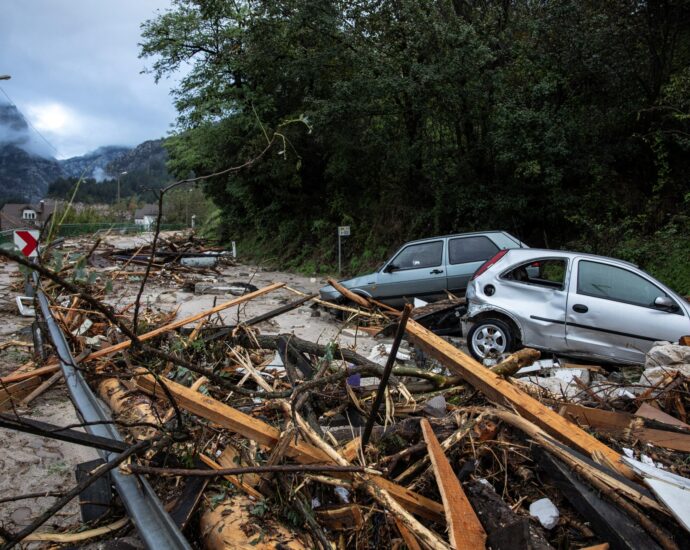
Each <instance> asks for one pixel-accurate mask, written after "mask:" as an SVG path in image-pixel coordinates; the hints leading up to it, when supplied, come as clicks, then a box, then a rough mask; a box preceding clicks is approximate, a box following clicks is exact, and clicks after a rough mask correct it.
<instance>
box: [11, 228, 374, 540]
mask: <svg viewBox="0 0 690 550" xmlns="http://www.w3.org/2000/svg"><path fill="white" fill-rule="evenodd" d="M146 239H150V235H148V236H144V237H109V238H107V239H105V240H106V241H107V242H109V243H112V244H114V245H116V246H117V247H118V248H122V249H126V248H131V247H134V246H140V245H141V244H143V243H144V242H145V241H146ZM85 243H88V240H86V239H84V238H82V239H75V240H72V241H67V242H66V243H65V246H64V250H67V251H74V252H76V251H79V250H83V249H84V247H85V246H86V245H85ZM22 278H23V276H22V275H21V274H20V273H19V272H18V270H17V269H16V268H15V267H14V266H12V265H10V264H7V263H5V264H3V265H2V266H1V268H0V298H2V300H1V302H0V316H1V317H0V318H1V319H2V322H0V343H2V342H6V341H9V340H18V339H20V340H25V341H28V342H30V341H31V330H30V325H31V322H32V319H31V318H27V317H21V316H19V314H18V311H17V307H16V304H15V297H16V296H17V295H18V294H20V292H18V291H17V290H16V289H14V290H13V289H11V288H10V287H11V286H12V285H13V283H14V286H15V287H19V286H21V285H20V284H17V283H20V282H21V280H22ZM204 279H205V280H206V281H207V282H211V283H214V282H215V283H218V284H226V283H230V282H243V283H251V284H253V285H255V286H257V287H259V288H261V287H263V286H266V285H268V284H271V283H274V282H284V283H286V284H287V285H288V286H290V287H292V288H294V289H297V290H300V291H302V292H306V293H313V292H317V291H318V289H319V288H320V287H321V286H323V285H324V284H325V281H324V280H322V279H316V278H311V277H304V276H300V275H295V274H292V273H285V272H278V271H268V270H265V269H263V268H261V267H259V266H250V265H236V266H226V267H223V268H221V275H216V274H209V275H208V276H207V277H205V278H204ZM139 283H140V280H139V279H128V280H127V281H125V280H123V279H118V280H117V281H116V282H115V284H114V286H113V291H112V293H111V294H109V296H108V297H107V299H106V300H107V301H108V302H109V303H111V304H112V305H116V306H125V305H127V304H128V303H130V302H132V301H134V299H135V297H136V294H137V291H138V288H139ZM297 298H298V296H297V295H295V294H294V293H292V292H290V291H288V290H286V289H280V290H277V291H274V292H271V293H269V294H266V295H263V296H260V297H258V298H256V299H254V300H252V301H251V302H248V303H247V304H244V305H241V306H240V307H239V308H238V307H233V308H229V309H227V310H225V311H223V312H221V313H220V314H218V315H219V317H220V318H221V319H222V322H223V323H226V324H235V323H237V321H238V319H239V320H246V319H249V318H251V317H253V316H256V315H259V314H261V313H264V312H267V311H270V310H272V309H274V308H277V307H279V306H281V305H283V304H286V303H288V302H290V301H294V300H296V299H297ZM231 299H233V296H231V295H210V294H208V295H198V294H194V293H193V292H190V291H185V290H182V289H181V285H180V284H179V283H178V282H176V281H175V280H174V279H173V278H171V277H167V276H162V277H153V278H152V279H151V282H150V283H149V284H147V286H146V290H145V292H144V295H143V300H142V304H144V305H146V306H149V307H151V308H152V309H153V310H162V311H172V310H175V309H177V310H178V311H177V318H182V317H186V316H189V315H193V314H194V313H198V312H201V311H204V310H207V309H209V308H212V307H213V306H214V305H218V304H221V303H223V302H226V301H229V300H231ZM190 326H193V325H190ZM257 328H258V329H259V330H260V331H261V332H262V333H264V334H279V333H294V334H295V335H297V336H299V337H301V338H304V339H306V340H310V341H312V342H320V343H326V342H328V341H331V340H333V339H338V340H339V341H340V343H341V345H345V346H348V347H350V348H352V349H355V350H356V351H357V352H359V353H360V354H362V355H365V356H368V355H369V354H370V353H371V351H372V349H373V347H374V346H375V345H377V344H379V343H380V342H379V341H378V340H374V339H373V338H371V337H369V336H368V335H366V334H364V333H362V332H361V331H360V332H358V331H356V330H355V329H354V328H348V327H345V328H343V325H342V323H341V322H340V321H337V320H336V319H335V318H334V317H333V316H332V315H331V314H330V313H328V312H326V311H323V310H320V309H314V308H311V307H309V306H308V305H303V306H301V307H299V308H297V309H295V310H293V311H291V312H288V313H285V314H283V315H281V316H279V317H276V318H274V319H272V320H270V321H267V322H264V323H261V324H259V325H258V326H257ZM30 358H31V349H30V348H10V349H8V350H5V351H3V352H0V375H7V374H9V373H10V372H12V371H14V370H16V369H17V368H18V367H19V366H20V365H22V364H23V363H24V362H26V361H27V360H28V359H30ZM18 412H20V413H22V414H26V415H28V416H29V417H31V418H35V419H38V420H44V421H47V422H51V423H53V424H57V425H62V426H64V425H67V424H73V423H77V422H78V420H77V416H76V411H75V410H74V407H73V406H72V403H71V401H70V399H69V395H68V393H67V390H66V388H65V386H64V384H63V383H61V382H58V383H57V384H55V385H54V386H53V387H52V388H51V389H50V390H49V391H47V392H46V393H44V394H43V395H42V396H40V397H39V398H37V399H36V400H35V401H34V402H32V403H31V404H30V405H29V407H28V408H26V409H24V410H19V411H18ZM0 441H2V444H1V445H0V469H1V471H2V473H3V475H2V476H0V495H2V497H10V496H17V495H21V494H25V493H31V492H38V491H61V490H65V489H68V488H70V487H72V486H73V485H74V484H75V478H74V469H75V467H76V465H77V464H79V463H81V462H85V461H89V460H93V459H95V458H97V457H98V455H97V453H96V452H95V451H94V450H92V449H89V448H87V447H81V446H78V445H74V444H70V443H64V442H61V441H56V440H50V439H46V438H42V437H38V436H34V435H30V434H23V433H18V432H14V431H11V430H5V429H0ZM52 502H54V499H52V498H39V499H29V500H22V501H17V502H12V503H2V504H0V525H3V526H4V527H6V528H8V529H9V530H11V531H16V530H17V529H18V528H21V527H23V526H25V525H28V524H29V523H30V522H31V518H32V517H36V516H37V515H39V514H40V513H41V512H42V511H43V510H44V509H45V508H46V507H47V506H49V505H50V503H52ZM79 522H80V517H79V507H78V503H77V501H76V500H73V501H72V502H71V503H70V505H69V506H67V507H65V508H64V509H63V510H62V511H61V512H60V513H58V514H57V515H55V516H54V517H53V519H51V520H50V521H49V522H48V523H47V524H45V525H44V526H43V527H42V528H41V529H42V530H52V529H53V528H58V527H66V526H70V527H76V526H77V525H78V524H79Z"/></svg>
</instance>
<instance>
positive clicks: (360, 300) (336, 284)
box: [326, 279, 371, 309]
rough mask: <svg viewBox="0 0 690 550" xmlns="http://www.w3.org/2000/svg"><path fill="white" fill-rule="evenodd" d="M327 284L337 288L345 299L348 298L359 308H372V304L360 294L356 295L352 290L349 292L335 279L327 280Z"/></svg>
mask: <svg viewBox="0 0 690 550" xmlns="http://www.w3.org/2000/svg"><path fill="white" fill-rule="evenodd" d="M326 282H327V283H328V284H329V285H331V286H332V287H333V288H335V289H336V290H337V291H338V292H340V294H342V295H343V298H347V299H348V300H350V301H351V302H354V303H355V304H357V305H358V306H362V307H365V308H367V309H370V308H371V304H370V303H369V301H368V300H367V299H366V298H363V297H362V296H360V295H359V294H355V293H354V292H352V291H351V290H348V289H347V288H345V287H344V286H343V285H341V284H340V283H339V282H338V281H336V280H335V279H326Z"/></svg>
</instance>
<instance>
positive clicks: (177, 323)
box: [84, 283, 285, 361]
mask: <svg viewBox="0 0 690 550" xmlns="http://www.w3.org/2000/svg"><path fill="white" fill-rule="evenodd" d="M283 286H285V283H273V284H272V285H268V286H266V287H264V288H260V289H259V290H257V291H255V292H250V293H249V294H245V295H244V296H239V297H237V298H235V299H233V300H230V301H229V302H225V303H223V304H220V305H218V306H216V307H214V308H211V309H208V310H206V311H202V312H201V313H197V314H195V315H191V316H190V317H185V318H184V319H179V320H177V321H174V322H172V323H170V324H167V325H165V326H162V327H159V328H157V329H154V330H152V331H150V332H147V333H145V334H142V335H141V336H139V341H145V340H150V339H151V338H155V337H156V336H160V335H161V334H164V333H166V332H170V331H171V330H175V329H177V328H180V327H183V326H184V325H187V324H189V323H193V322H195V321H198V320H199V319H203V318H204V317H208V316H209V315H213V314H214V313H218V312H220V311H223V310H224V309H228V308H230V307H233V306H236V305H238V304H241V303H243V302H246V301H248V300H252V299H254V298H256V297H257V296H261V295H262V294H266V293H268V292H272V291H274V290H276V289H279V288H281V287H283ZM131 345H132V341H131V340H125V341H124V342H120V343H119V344H115V345H113V346H108V347H107V348H103V349H99V350H98V351H94V352H93V353H92V354H90V355H88V356H87V357H86V358H85V359H84V360H85V361H90V360H92V359H97V358H98V357H103V356H104V355H110V354H111V353H115V352H116V351H122V350H123V349H127V348H129V347H130V346H131Z"/></svg>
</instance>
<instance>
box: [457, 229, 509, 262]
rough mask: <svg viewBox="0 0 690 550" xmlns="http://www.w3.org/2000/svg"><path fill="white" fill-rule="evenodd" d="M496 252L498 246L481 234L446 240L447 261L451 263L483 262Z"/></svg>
mask: <svg viewBox="0 0 690 550" xmlns="http://www.w3.org/2000/svg"><path fill="white" fill-rule="evenodd" d="M496 252H498V246H496V244H495V243H494V242H493V241H492V240H491V239H489V238H488V237H484V236H482V235H479V236H477V237H462V238H459V239H450V240H449V241H448V261H449V263H451V264H453V265H456V264H466V263H470V262H484V261H486V260H488V259H489V258H491V257H492V256H494V254H496Z"/></svg>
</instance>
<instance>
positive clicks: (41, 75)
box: [0, 0, 175, 158]
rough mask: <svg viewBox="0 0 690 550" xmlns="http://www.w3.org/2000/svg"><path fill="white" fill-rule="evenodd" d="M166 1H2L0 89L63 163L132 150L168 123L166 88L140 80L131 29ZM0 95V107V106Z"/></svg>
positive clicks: (171, 113) (136, 36) (135, 32)
mask: <svg viewBox="0 0 690 550" xmlns="http://www.w3.org/2000/svg"><path fill="white" fill-rule="evenodd" d="M169 5H170V0H2V6H1V7H0V75H2V74H9V75H11V76H12V79H11V80H9V81H0V86H2V89H3V90H4V91H5V92H6V93H7V94H8V95H9V97H10V98H11V100H12V101H13V102H14V103H15V104H16V105H17V107H18V108H19V110H20V111H21V112H22V113H23V114H24V116H25V117H26V118H27V119H28V120H29V121H30V122H31V123H32V124H33V126H34V127H35V128H37V129H38V130H39V131H40V133H41V134H42V135H44V136H45V137H46V138H47V140H48V141H49V142H50V143H51V144H52V145H53V146H54V147H55V149H56V151H55V152H54V155H55V156H56V157H58V158H67V157H71V156H75V155H81V154H84V153H86V152H88V151H91V150H93V149H95V148H97V147H99V146H101V145H137V144H138V143H141V142H142V141H145V140H147V139H155V138H158V137H162V136H164V135H166V133H167V132H168V131H169V130H170V128H171V124H172V123H173V122H174V120H175V109H174V107H173V105H172V100H171V98H170V96H169V90H170V88H171V87H172V86H173V85H174V82H171V81H161V82H160V83H159V84H155V83H154V81H153V77H152V76H151V75H148V74H140V73H141V71H142V69H143V68H144V67H145V66H146V64H150V62H151V60H143V59H139V58H138V57H137V55H138V46H137V44H138V43H139V42H140V29H139V25H140V24H141V23H142V22H143V21H145V20H146V19H149V18H151V17H153V16H154V15H155V14H156V12H157V11H165V9H166V8H167V7H169ZM4 99H5V98H4V96H3V95H2V93H1V92H0V101H2V100H4Z"/></svg>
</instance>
